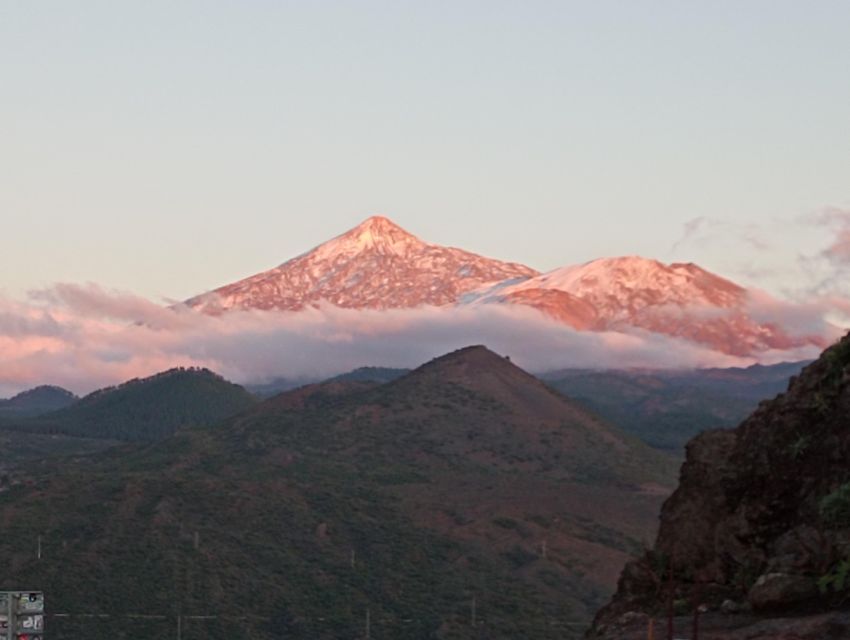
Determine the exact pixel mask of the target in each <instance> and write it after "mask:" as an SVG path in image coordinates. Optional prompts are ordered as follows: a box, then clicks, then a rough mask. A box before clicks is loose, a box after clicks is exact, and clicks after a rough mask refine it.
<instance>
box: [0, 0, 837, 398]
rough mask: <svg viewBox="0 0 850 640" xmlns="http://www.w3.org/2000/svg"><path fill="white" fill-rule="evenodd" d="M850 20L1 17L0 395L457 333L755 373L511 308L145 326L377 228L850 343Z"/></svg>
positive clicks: (363, 360)
mask: <svg viewBox="0 0 850 640" xmlns="http://www.w3.org/2000/svg"><path fill="white" fill-rule="evenodd" d="M848 24H850V3H848V2H845V1H843V0H842V1H828V0H820V1H818V0H814V1H812V2H806V3H803V2H798V1H793V2H791V1H784V0H747V1H745V2H741V1H740V0H736V1H725V0H714V1H712V2H672V1H664V2H662V1H660V0H645V1H634V0H628V1H619V2H615V1H610V0H599V1H594V2H570V1H567V0H561V1H558V2H554V1H553V2H548V1H542V0H540V1H534V0H529V1H527V2H501V1H500V0H487V1H480V2H479V1H472V0H470V1H463V0H460V1H458V0H453V1H452V2H444V1H441V0H433V1H429V2H420V1H416V2H412V1H403V0H394V1H392V2H390V1H383V0H381V1H379V0H362V1H358V2H335V1H331V0H322V1H310V2H307V1H300V2H293V1H290V2H287V1H285V0H275V1H270V0H268V1H267V0H253V1H238V2H237V1H235V0H234V1H228V2H225V1H213V0H204V1H203V2H201V1H195V0H185V1H180V2H174V1H173V0H169V1H167V2H166V1H163V0H149V1H147V2H144V3H141V2H138V3H130V2H115V1H114V0H103V1H101V0H80V1H79V2H74V3H69V2H60V1H51V0H42V1H39V2H26V1H24V0H0V242H2V245H0V247H2V250H1V251H0V274H2V276H0V362H2V365H3V366H2V367H0V396H2V394H4V393H13V392H15V391H18V390H20V389H23V388H26V387H28V386H32V385H35V384H39V383H44V382H49V383H54V384H62V385H64V386H67V387H69V388H71V389H72V390H74V391H77V392H86V391H90V390H92V389H93V388H95V387H97V386H100V385H103V384H110V383H114V382H118V381H121V380H123V379H126V378H128V377H130V376H135V375H144V374H150V373H154V372H156V371H159V370H162V369H164V368H166V367H169V366H175V365H186V364H194V365H199V366H209V367H211V368H214V369H215V370H217V371H219V372H222V373H224V374H225V375H227V376H230V377H232V378H234V379H236V380H238V381H246V380H251V379H258V378H268V377H273V376H275V375H281V374H283V375H290V376H297V375H324V374H330V373H338V372H340V371H342V370H345V369H346V367H348V368H350V367H353V366H358V365H363V364H372V365H382V364H383V365H387V366H414V365H416V364H419V363H420V362H421V361H422V360H424V359H427V358H430V357H433V356H436V355H439V354H440V353H443V352H445V351H446V350H449V349H451V348H457V347H462V346H466V345H467V344H470V343H473V342H484V343H486V344H488V345H490V346H492V347H493V348H495V349H497V350H500V349H501V351H502V352H508V353H511V354H512V356H513V357H514V361H515V362H518V363H519V364H521V365H522V366H526V367H529V368H532V369H533V370H543V369H545V368H547V367H556V368H557V367H563V366H714V365H717V366H727V365H737V364H740V365H744V364H748V363H749V362H750V361H740V360H735V359H730V358H728V357H726V356H723V355H722V354H717V353H715V352H707V351H705V350H704V349H702V348H700V347H698V346H697V345H694V344H691V343H685V342H683V341H681V340H673V339H668V338H664V337H661V336H657V335H654V336H653V335H646V334H640V332H637V333H631V334H629V335H626V334H622V333H599V334H582V335H578V334H577V333H576V332H574V331H571V330H569V329H568V328H565V327H564V326H563V325H556V324H553V323H552V322H551V321H548V320H545V319H541V318H539V317H537V316H534V317H530V316H527V315H526V312H525V311H522V310H519V309H512V310H493V309H478V310H468V309H461V310H455V311H451V312H445V313H443V312H438V311H435V310H429V309H420V310H413V311H398V312H387V313H385V314H380V313H379V314H371V315H370V314H369V313H366V314H364V315H362V316H352V315H351V312H346V311H341V310H333V309H330V310H327V309H326V310H323V311H322V312H321V313H316V314H307V315H304V316H295V315H291V314H284V315H276V316H271V315H269V314H262V313H260V314H256V313H244V314H242V313H240V314H235V315H233V316H232V318H230V319H229V320H228V321H227V322H220V323H218V324H216V322H215V321H211V320H210V319H208V318H203V317H191V318H189V317H185V316H183V315H180V316H179V317H173V314H172V312H171V311H164V309H165V307H164V306H163V303H167V302H170V301H174V300H182V299H185V298H187V297H189V296H192V295H196V294H198V293H201V292H204V291H207V290H210V289H212V288H215V287H217V286H220V285H222V284H226V283H229V282H233V281H235V280H237V279H241V278H243V277H245V276H248V275H251V274H253V273H256V272H259V271H262V270H265V269H268V268H270V267H273V266H276V265H278V264H280V263H282V262H284V261H285V260H287V259H289V258H291V257H293V256H295V255H298V254H300V253H302V252H304V251H307V250H309V249H310V248H312V247H314V246H316V245H318V244H320V243H322V242H324V241H326V240H328V239H330V238H331V237H333V236H335V235H338V234H340V233H343V232H344V231H346V230H347V229H349V228H351V227H354V226H355V225H357V224H358V223H359V222H361V221H362V220H363V219H365V218H367V217H368V216H371V215H374V214H381V215H385V216H388V217H390V218H391V219H393V220H394V221H395V222H396V223H398V224H400V225H401V226H403V227H404V228H406V229H407V230H408V231H410V232H412V233H414V234H416V235H418V236H419V237H421V238H422V239H424V240H426V241H430V242H434V243H438V244H444V245H451V246H457V247H462V248H464V249H467V250H470V251H474V252H476V253H480V254H483V255H486V256H491V257H495V258H499V259H502V260H510V261H515V262H521V263H525V264H527V265H529V266H531V267H534V268H536V269H539V270H541V271H547V270H550V269H554V268H557V267H561V266H564V265H568V264H576V263H581V262H585V261H587V260H591V259H594V258H598V257H606V256H619V255H642V256H646V257H652V258H656V259H660V260H663V261H668V262H672V261H677V262H691V261H692V262H696V263H698V264H700V265H701V266H703V267H705V268H708V269H710V270H712V271H714V272H716V273H719V274H720V275H723V276H726V277H728V278H731V279H733V280H735V281H737V282H740V283H741V284H744V285H746V286H750V287H755V288H760V289H764V290H766V291H767V292H768V293H770V294H772V295H774V296H776V297H778V298H780V299H781V300H783V302H781V303H770V305H768V307H767V309H768V310H769V311H768V312H767V313H768V315H769V314H770V313H773V310H775V309H782V310H783V311H782V314H783V319H784V320H787V321H788V322H792V323H794V324H796V325H797V326H799V327H804V328H805V327H811V326H815V325H817V323H821V322H822V318H823V317H824V314H826V317H827V319H829V320H832V321H834V322H836V323H838V324H839V325H840V326H847V324H848V318H850V284H848V283H850V117H848V114H850V82H848V78H850V38H848V37H847V25H848ZM759 299H760V300H761V299H766V298H764V297H760V298H759ZM162 313H166V315H165V316H163V315H162ZM311 313H312V312H311ZM830 314H831V315H830ZM839 320H840V322H839ZM517 322H521V323H525V324H524V325H523V326H525V327H533V330H532V331H531V332H526V333H525V334H524V335H525V336H526V338H525V339H524V340H523V342H522V343H521V344H519V343H518V342H517V330H516V323H517ZM541 323H542V324H541ZM818 326H820V325H818ZM813 355H816V351H814V352H812V350H811V349H810V350H809V351H807V352H805V353H803V352H796V351H795V352H788V353H763V354H761V357H760V359H761V361H763V362H771V361H778V360H782V359H786V360H787V359H794V358H797V359H799V358H803V357H812V356H813Z"/></svg>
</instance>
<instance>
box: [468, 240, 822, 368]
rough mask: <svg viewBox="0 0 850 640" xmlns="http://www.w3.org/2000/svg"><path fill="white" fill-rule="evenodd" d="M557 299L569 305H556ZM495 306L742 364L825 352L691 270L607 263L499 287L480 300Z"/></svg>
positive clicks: (737, 290) (726, 285) (631, 260)
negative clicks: (679, 341) (699, 348)
mask: <svg viewBox="0 0 850 640" xmlns="http://www.w3.org/2000/svg"><path fill="white" fill-rule="evenodd" d="M554 292H558V293H560V294H563V295H564V296H565V297H563V298H559V297H553V296H552V294H553V293H554ZM494 300H496V301H499V302H515V303H517V302H518V303H521V304H526V305H529V306H532V307H534V308H536V309H538V310H540V311H542V312H544V313H546V314H547V315H549V316H551V317H553V318H557V319H563V318H564V317H565V316H568V317H570V318H571V319H573V320H572V321H570V322H568V324H571V325H572V326H574V327H576V328H578V329H592V330H597V331H611V330H614V331H624V330H628V329H629V328H640V329H645V330H647V331H651V332H653V333H661V334H664V335H669V336H675V337H681V338H685V339H688V340H691V341H693V342H697V343H701V344H705V345H708V346H710V347H712V348H713V349H716V350H717V351H721V352H723V353H728V354H731V355H737V356H749V355H752V354H754V353H757V352H760V351H766V350H770V349H778V350H786V349H793V348H797V347H803V346H805V345H809V344H812V345H815V346H818V347H821V348H822V347H823V346H825V344H826V342H825V340H824V339H823V338H821V337H820V336H803V337H792V336H790V335H789V334H788V333H787V332H786V331H785V330H784V329H783V328H782V327H781V326H780V325H779V323H778V322H759V321H757V320H755V319H753V318H752V317H751V316H750V315H749V313H748V309H749V307H750V304H751V302H752V301H753V298H752V293H751V292H750V291H749V290H747V289H745V288H743V287H741V286H739V285H737V284H735V283H734V282H730V281H729V280H726V279H724V278H721V277H720V276H717V275H715V274H713V273H710V272H708V271H706V270H705V269H702V268H700V267H698V266H697V265H695V264H692V263H688V264H682V263H674V264H669V265H666V264H663V263H661V262H658V261H657V260H649V259H646V258H640V257H636V256H629V257H622V258H603V259H599V260H593V261H591V262H588V263H585V264H582V265H576V266H570V267H563V268H561V269H556V270H554V271H550V272H549V273H545V274H542V275H540V276H537V277H535V278H530V279H528V280H525V281H524V282H521V283H518V284H515V285H511V286H507V287H497V288H496V289H495V290H492V291H485V292H482V295H481V297H480V298H479V301H480V302H492V301H494ZM590 309H592V310H593V313H591V312H590V311H589V310H590ZM575 318H578V319H579V320H578V321H576V320H575Z"/></svg>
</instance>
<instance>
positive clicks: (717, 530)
mask: <svg viewBox="0 0 850 640" xmlns="http://www.w3.org/2000/svg"><path fill="white" fill-rule="evenodd" d="M848 383H850V336H848V337H845V338H844V339H843V340H841V341H840V342H839V343H837V344H836V345H834V346H832V347H830V348H829V349H827V350H826V351H825V352H824V353H823V355H822V356H821V357H820V359H818V360H817V361H816V362H815V363H813V364H811V365H809V366H808V367H807V368H806V369H804V370H803V372H802V373H801V374H800V375H799V376H797V377H796V378H794V379H792V381H791V383H790V385H789V388H788V391H787V392H786V393H784V394H782V395H780V396H778V397H777V398H775V399H774V400H771V401H769V402H763V403H762V404H761V405H760V406H759V408H758V409H757V410H756V411H755V412H754V413H753V415H751V416H750V417H749V418H748V419H747V420H745V421H744V422H743V423H742V424H741V425H740V426H739V427H738V428H737V429H735V430H731V431H712V432H707V433H704V434H702V435H700V436H698V437H696V438H694V439H693V440H692V441H691V442H690V443H689V444H688V447H687V459H686V462H685V464H684V465H683V466H682V470H681V475H680V484H679V488H678V489H677V490H676V492H675V493H674V494H673V495H672V496H671V497H670V498H669V499H668V500H667V502H666V503H665V504H664V507H663V508H662V512H661V526H660V529H659V534H658V538H657V540H656V543H655V546H654V547H653V548H652V549H651V550H649V551H647V552H646V554H645V555H644V556H643V557H641V558H639V559H636V560H634V561H632V562H631V563H629V564H628V565H627V566H626V568H625V569H624V570H623V573H622V576H621V578H620V582H619V586H618V591H617V593H616V595H615V596H614V599H613V600H612V602H611V603H610V604H609V605H608V606H607V607H605V608H604V609H603V610H602V611H600V612H599V614H598V615H597V618H596V621H595V623H594V627H593V628H592V629H591V631H590V632H589V637H591V638H626V637H628V634H627V633H626V632H625V631H624V630H623V629H624V628H626V627H627V626H628V625H626V627H624V626H623V625H622V624H619V622H618V621H622V620H623V619H624V616H625V617H626V618H629V617H630V616H631V619H634V615H644V616H647V618H657V619H659V620H660V619H664V618H665V616H666V612H667V611H669V610H671V609H672V610H676V611H679V610H683V609H684V610H688V611H693V610H694V609H695V608H697V607H701V608H702V609H703V610H705V611H708V612H716V613H712V614H711V615H714V616H719V617H721V618H722V617H723V616H726V617H729V619H730V620H731V622H730V624H733V626H734V624H738V627H740V628H743V627H744V626H746V625H751V624H756V623H757V622H758V619H760V618H761V617H764V616H769V615H773V614H776V613H781V614H783V615H786V616H787V615H789V614H792V615H798V616H799V620H804V619H809V618H811V617H812V615H814V614H818V615H821V617H822V614H823V612H827V611H831V610H836V609H841V608H842V607H846V606H847V605H846V604H845V602H846V601H847V600H848V597H850V463H848V460H850V384H848ZM741 611H752V614H748V615H753V616H755V617H756V621H755V622H754V621H753V620H752V619H747V620H744V619H743V618H741V617H740V612H741ZM724 612H726V613H724ZM733 612H734V613H733ZM825 619H826V618H825ZM736 620H737V623H736V622H735V621H736ZM632 624H633V623H632ZM801 624H802V623H801ZM813 624H814V623H813ZM818 628H820V627H818ZM617 629H619V631H618V630H617ZM645 633H646V630H645V629H644V635H643V637H646V635H645ZM730 633H731V632H730ZM754 633H755V632H754ZM807 633H808V632H807ZM812 633H814V632H812ZM824 633H826V632H824ZM701 637H703V636H701ZM705 637H709V636H705ZM718 637H729V638H732V637H738V636H733V635H727V636H718ZM741 637H747V638H759V637H764V638H768V637H770V638H778V637H783V638H784V637H789V638H791V637H794V638H797V637H799V638H808V637H810V636H808V635H805V634H802V635H800V634H798V635H787V636H786V635H783V636H777V635H758V634H757V633H756V634H755V635H747V636H741ZM811 637H833V636H829V635H822V636H817V635H813V636H811ZM835 637H850V633H848V634H847V635H842V636H835Z"/></svg>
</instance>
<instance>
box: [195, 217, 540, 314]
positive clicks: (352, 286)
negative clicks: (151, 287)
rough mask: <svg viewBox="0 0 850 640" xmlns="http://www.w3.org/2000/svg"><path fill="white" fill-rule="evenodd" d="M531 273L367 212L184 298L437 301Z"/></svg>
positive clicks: (297, 303) (271, 304)
mask: <svg viewBox="0 0 850 640" xmlns="http://www.w3.org/2000/svg"><path fill="white" fill-rule="evenodd" d="M537 274H538V272H537V271H534V270H533V269H530V268H528V267H526V266H523V265H521V264H515V263H509V262H501V261H499V260H493V259H491V258H485V257H483V256H480V255H477V254H474V253H470V252H468V251H463V250H461V249H455V248H453V247H443V246H440V245H437V244H431V243H428V242H425V241H423V240H420V239H419V238H417V237H416V236H415V235H413V234H411V233H409V232H407V231H405V230H404V229H402V228H401V227H400V226H399V225H397V224H396V223H395V222H393V221H392V220H390V219H389V218H386V217H383V216H372V217H370V218H367V219H366V220H364V221H363V222H361V223H360V224H359V225H357V226H356V227H354V228H353V229H350V230H349V231H347V232H345V233H343V234H342V235H340V236H337V237H336V238H333V239H332V240H329V241H328V242H325V243H324V244H321V245H319V246H318V247H315V248H314V249H312V250H310V251H308V252H307V253H304V254H301V255H300V256H297V257H295V258H293V259H291V260H288V261H286V262H284V263H283V264H281V265H280V266H278V267H276V268H274V269H271V270H269V271H265V272H263V273H259V274H257V275H254V276H251V277H249V278H246V279H244V280H240V281H239V282H236V283H233V284H230V285H226V286H223V287H220V288H218V289H216V290H215V291H212V292H210V293H207V294H204V295H201V296H197V297H195V298H192V299H190V300H188V301H187V304H188V305H189V306H191V307H195V308H198V309H200V310H202V311H204V312H206V313H212V314H216V313H222V312H225V311H228V310H231V309H263V310H269V309H277V310H285V311H298V310H301V309H304V308H307V307H311V306H317V305H319V304H321V303H323V302H324V303H330V304H333V305H335V306H338V307H344V308H350V309H404V308H411V307H418V306H423V305H431V306H443V305H449V304H453V303H455V302H457V301H458V300H459V299H460V296H461V295H463V294H464V293H467V292H469V291H472V290H474V289H478V288H480V287H482V286H486V285H488V284H490V285H491V284H494V283H496V282H502V281H505V280H510V279H515V278H516V279H525V278H529V277H532V276H535V275H537Z"/></svg>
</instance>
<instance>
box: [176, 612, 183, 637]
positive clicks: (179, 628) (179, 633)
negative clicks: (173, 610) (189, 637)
mask: <svg viewBox="0 0 850 640" xmlns="http://www.w3.org/2000/svg"><path fill="white" fill-rule="evenodd" d="M182 638H183V616H181V615H180V614H179V613H178V614H177V640H182Z"/></svg>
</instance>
